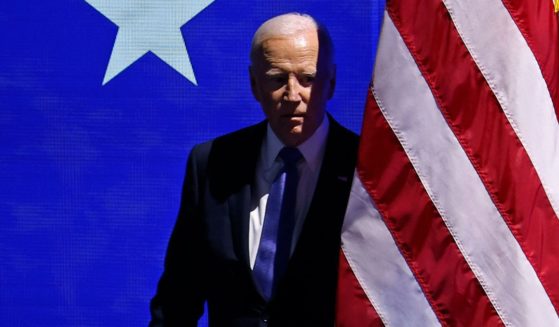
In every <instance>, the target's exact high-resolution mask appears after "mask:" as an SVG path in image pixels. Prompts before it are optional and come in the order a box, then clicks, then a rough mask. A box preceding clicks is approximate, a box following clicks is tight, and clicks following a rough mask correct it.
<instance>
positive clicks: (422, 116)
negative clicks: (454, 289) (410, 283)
mask: <svg viewBox="0 0 559 327" xmlns="http://www.w3.org/2000/svg"><path fill="white" fill-rule="evenodd" d="M373 85H374V94H375V98H376V99H377V103H378V104H379V107H380V108H381V110H382V113H383V115H384V116H385V118H386V120H387V121H388V123H389V124H390V126H391V128H392V129H393V130H394V132H395V134H396V135H397V137H398V139H399V140H400V143H401V144H402V146H403V147H404V150H405V151H406V154H407V155H408V157H409V158H410V161H411V162H412V164H413V166H414V168H415V170H416V171H417V173H418V175H419V177H420V179H421V181H422V183H423V185H424V187H425V189H426V191H427V192H428V194H429V196H430V197H431V199H432V201H433V203H434V204H435V206H436V207H437V210H438V211H439V213H440V214H441V216H442V217H443V219H444V220H445V223H446V225H447V227H448V228H449V230H450V232H451V234H452V235H453V237H454V239H455V241H456V243H457V245H458V247H459V248H460V251H461V252H462V255H464V257H465V259H466V261H467V262H468V264H469V265H470V268H471V269H472V271H473V272H474V273H475V275H476V277H477V278H478V279H479V281H480V283H481V284H482V286H483V287H484V289H485V291H486V293H487V295H488V297H489V299H490V300H491V302H492V303H493V305H494V307H495V309H496V310H497V312H498V313H499V315H500V316H501V318H502V320H503V322H504V323H505V324H508V325H512V326H559V321H558V319H557V314H556V313H555V310H554V308H553V306H552V304H551V302H550V300H549V298H548V296H547V294H546V292H545V290H544V288H543V286H542V285H541V283H540V281H539V279H538V278H537V276H536V273H535V272H534V270H533V268H532V266H531V265H530V263H529V262H528V260H527V259H526V256H525V255H524V253H523V252H522V250H521V248H520V246H519V245H518V243H517V241H516V239H515V238H514V236H513V235H512V233H511V232H510V230H509V229H508V227H507V225H506V223H505V222H504V221H503V219H502V217H501V216H500V214H499V212H498V211H497V209H496V207H495V205H494V204H493V202H492V201H491V199H490V197H489V195H488V193H487V191H486V189H485V187H484V185H483V183H482V182H481V180H480V178H479V176H478V175H477V173H476V171H475V169H474V167H473V166H472V164H471V163H470V161H469V160H468V158H467V156H466V154H465V152H464V151H463V149H462V148H461V146H460V144H459V143H458V141H457V139H456V137H455V136H454V134H453V133H452V131H451V130H450V128H449V127H448V125H447V123H446V121H445V119H444V117H443V116H442V114H441V112H440V111H439V109H438V107H437V105H436V103H435V100H434V98H433V96H432V94H431V91H430V89H429V87H428V85H427V83H426V82H425V80H424V78H423V77H422V75H421V73H420V71H419V69H418V68H417V65H416V64H415V62H414V60H413V58H412V57H411V55H410V53H409V51H408V49H407V47H406V45H405V44H404V42H403V40H402V39H401V37H400V35H399V33H398V31H397V30H396V28H395V26H394V25H393V23H392V21H391V19H390V17H389V16H388V15H386V14H385V17H384V25H383V32H382V36H381V38H380V42H379V48H378V53H377V64H376V66H375V73H374V81H373ZM346 219H347V218H346ZM371 273H372V272H371ZM363 278H365V277H363ZM366 278H369V276H367V277H366ZM375 301H377V302H379V301H380V300H379V299H376V298H375Z"/></svg>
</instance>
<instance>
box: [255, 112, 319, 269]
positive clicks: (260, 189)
mask: <svg viewBox="0 0 559 327" xmlns="http://www.w3.org/2000/svg"><path fill="white" fill-rule="evenodd" d="M328 129H329V122H328V117H324V119H323V120H322V123H321V124H320V126H319V127H318V129H317V130H316V131H315V132H314V134H313V135H311V137H309V139H308V140H306V141H305V142H303V143H302V144H300V145H299V146H298V147H297V149H299V151H300V152H301V154H302V155H303V160H301V161H300V162H299V163H298V164H297V170H298V172H299V184H298V185H297V203H296V206H295V219H296V220H297V221H298V220H300V219H305V216H306V215H307V212H308V211H309V207H310V205H311V201H312V197H313V194H314V189H315V188H316V182H317V181H318V175H319V173H320V167H321V165H322V159H323V158H324V151H325V149H326V138H327V136H328ZM284 146H285V145H284V144H283V143H282V142H281V141H280V140H279V139H278V137H277V136H276V134H275V133H274V132H273V131H272V128H271V127H270V125H269V124H268V129H267V132H266V138H265V139H264V141H263V142H262V147H261V149H260V158H259V159H258V162H257V163H256V176H255V177H256V178H255V185H254V186H253V190H252V192H251V193H252V196H251V208H252V210H251V212H250V223H249V232H248V250H249V255H250V267H251V268H253V267H254V263H255V262H256V254H257V253H258V246H259V244H260V236H261V235H262V226H263V225H264V216H265V213H266V203H267V202H268V193H269V192H270V187H271V186H272V183H273V181H274V178H275V177H276V176H277V174H278V173H279V171H280V169H281V167H282V162H281V159H279V158H278V154H279V152H280V150H281V149H282V148H283V147H284ZM293 237H294V239H297V237H298V235H295V234H294V235H293Z"/></svg>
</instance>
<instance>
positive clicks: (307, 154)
mask: <svg viewBox="0 0 559 327" xmlns="http://www.w3.org/2000/svg"><path fill="white" fill-rule="evenodd" d="M329 129H330V122H329V121H328V117H327V116H326V115H324V119H322V123H320V126H318V128H317V129H316V131H314V133H313V135H311V136H310V137H309V138H308V139H307V140H306V141H305V142H303V143H301V144H300V145H299V146H297V149H299V151H301V154H302V155H303V158H304V159H305V162H306V163H307V165H308V167H309V168H310V169H311V171H312V172H313V173H314V172H317V171H318V170H319V169H320V163H321V162H322V157H323V156H324V150H325V149H326V138H327V137H328V130H329ZM265 142H266V145H265V147H264V148H265V149H266V153H265V154H264V155H265V158H264V167H265V170H268V169H270V168H271V167H272V165H273V164H274V162H275V160H276V158H277V156H278V153H279V152H280V151H281V149H282V148H283V147H284V146H285V145H284V144H283V143H282V142H281V141H280V139H279V138H278V137H277V136H276V134H275V133H274V131H273V130H272V128H271V127H270V124H268V127H267V133H266V140H265Z"/></svg>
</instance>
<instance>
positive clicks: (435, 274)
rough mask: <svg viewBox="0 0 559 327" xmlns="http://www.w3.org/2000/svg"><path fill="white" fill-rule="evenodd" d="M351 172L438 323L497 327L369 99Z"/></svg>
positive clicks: (487, 303) (492, 311)
mask: <svg viewBox="0 0 559 327" xmlns="http://www.w3.org/2000/svg"><path fill="white" fill-rule="evenodd" d="M357 170H358V173H359V177H360V178H361V181H362V182H363V185H364V187H365V189H366V190H367V192H368V193H369V194H370V195H371V197H372V198H373V199H374V201H375V203H376V204H377V207H378V209H379V212H380V213H381V215H382V216H383V219H384V221H385V223H386V225H387V226H388V228H389V230H390V232H391V233H392V236H393V238H394V240H395V241H396V244H397V245H398V247H399V249H400V251H401V253H402V255H403V256H404V258H405V259H406V262H407V263H408V265H409V266H410V269H411V270H412V272H413V273H414V275H415V277H416V279H417V281H418V283H419V285H420V286H421V288H422V289H423V292H424V293H425V296H426V298H427V300H428V301H429V303H430V304H431V306H432V308H433V310H434V311H435V313H436V315H437V317H438V318H439V320H440V321H441V323H442V324H443V325H448V326H498V325H502V322H501V320H500V318H499V317H498V316H497V313H496V311H495V309H494V308H493V306H492V304H491V303H490V301H489V299H488V297H487V295H486V294H485V292H484V290H483V288H482V287H481V285H480V284H479V281H478V280H477V278H476V277H475V275H474V274H473V272H472V271H471V269H470V267H469V266H468V264H467V263H466V261H465V259H464V257H463V256H462V254H461V253H460V250H459V249H458V247H457V245H456V243H455V242H454V239H453V238H452V236H451V235H450V233H449V231H448V229H447V228H446V226H445V224H444V222H443V220H442V218H441V216H440V215H439V213H438V212H437V209H436V208H435V206H434V205H433V203H432V202H431V199H430V198H429V195H428V194H427V192H426V191H425V189H424V187H423V185H422V183H421V181H420V180H419V178H418V176H417V174H416V172H415V170H414V168H413V167H412V165H411V163H410V161H409V159H408V157H407V155H406V153H405V151H404V149H403V148H402V146H401V144H400V143H399V141H398V139H397V138H396V136H395V135H394V133H393V132H392V130H391V129H390V126H389V125H388V123H387V122H386V120H385V118H384V116H383V115H382V113H381V112H380V109H379V108H378V106H377V103H376V102H375V100H374V98H372V96H371V95H369V99H368V101H367V108H366V109H365V117H364V124H363V130H362V136H361V145H360V149H359V160H358V167H357Z"/></svg>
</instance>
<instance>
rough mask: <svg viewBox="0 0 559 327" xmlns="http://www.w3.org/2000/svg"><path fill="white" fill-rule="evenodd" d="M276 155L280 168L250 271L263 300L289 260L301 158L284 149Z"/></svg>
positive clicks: (273, 286) (270, 195)
mask: <svg viewBox="0 0 559 327" xmlns="http://www.w3.org/2000/svg"><path fill="white" fill-rule="evenodd" d="M278 156H279V157H280V158H281V159H282V161H283V167H282V169H281V170H280V172H279V173H278V175H277V176H276V178H275V179H274V182H273V183H272V187H271V188H270V193H269V195H268V201H267V204H266V213H265V216H264V226H263V227H262V235H261V237H260V244H259V246H258V253H257V254H256V262H255V264H254V268H253V275H254V279H255V281H256V283H257V285H258V287H259V289H260V291H261V293H262V295H263V296H264V298H265V299H266V300H269V299H270V298H271V297H272V294H273V292H274V289H275V287H276V284H277V281H278V279H279V278H281V276H282V275H283V273H284V272H285V270H286V267H287V262H288V261H289V256H290V252H291V240H292V237H293V227H294V226H295V203H296V200H297V182H298V181H299V176H298V172H297V162H299V160H301V158H302V155H301V152H299V150H298V149H297V148H288V147H284V148H283V149H281V151H280V153H279V155H278Z"/></svg>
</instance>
